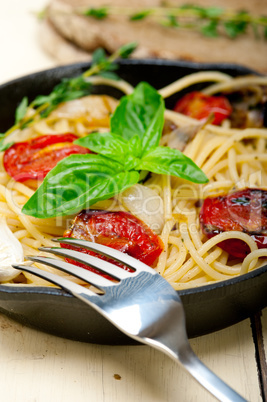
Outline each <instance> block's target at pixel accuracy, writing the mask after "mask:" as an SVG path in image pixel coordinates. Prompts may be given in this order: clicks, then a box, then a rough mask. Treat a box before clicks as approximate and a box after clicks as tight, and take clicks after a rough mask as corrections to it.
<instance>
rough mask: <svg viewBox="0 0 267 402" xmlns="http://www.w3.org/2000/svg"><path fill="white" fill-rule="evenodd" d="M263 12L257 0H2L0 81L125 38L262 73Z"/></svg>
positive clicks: (153, 49)
mask: <svg viewBox="0 0 267 402" xmlns="http://www.w3.org/2000/svg"><path fill="white" fill-rule="evenodd" d="M189 4H190V7H189V6H188V5H189ZM185 5H186V6H187V7H184V6H185ZM127 6H129V7H130V9H129V8H128V7H127ZM167 6H168V7H176V11H173V10H172V8H168V7H167ZM126 7H127V8H126ZM177 7H178V8H179V10H178V11H177ZM181 7H183V8H181ZM185 8H186V10H185ZM92 9H93V11H92ZM85 12H86V14H87V15H84V13H85ZM175 13H177V14H175ZM92 14H93V15H92ZM266 15H267V1H263V0H254V1H253V2H251V1H250V0H195V1H194V2H191V1H190V2H189V1H188V2H186V1H185V0H174V1H172V2H166V1H161V0H132V1H131V4H130V5H129V2H127V1H126V0H112V1H111V0H23V1H21V0H9V1H8V2H3V1H2V2H1V4H0V35H1V36H0V37H1V40H0V54H1V63H0V81H3V80H8V79H12V78H14V77H17V76H20V75H24V74H27V73H31V72H34V71H37V70H40V69H45V68H49V67H52V66H55V65H58V64H66V63H73V62H76V61H85V60H90V58H91V54H92V52H93V51H94V49H96V48H97V47H99V46H100V47H103V48H105V49H106V50H107V51H108V52H110V53H111V52H114V50H116V49H117V48H118V47H119V46H121V45H122V44H124V43H128V42H131V41H137V42H138V48H137V50H136V51H135V53H134V55H133V57H138V58H143V57H152V58H167V59H179V60H189V61H195V62H228V63H239V64H243V65H246V66H248V67H250V68H252V69H255V70H257V71H260V72H263V73H267V38H266V37H267V35H266V32H267V28H266V25H265V26H263V25H262V23H261V22H260V21H261V20H260V18H261V16H266ZM133 16H134V17H135V20H134V21H133V20H130V18H131V17H133ZM100 17H102V18H100ZM104 17H105V18H104ZM265 23H266V20H265ZM266 24H267V23H266Z"/></svg>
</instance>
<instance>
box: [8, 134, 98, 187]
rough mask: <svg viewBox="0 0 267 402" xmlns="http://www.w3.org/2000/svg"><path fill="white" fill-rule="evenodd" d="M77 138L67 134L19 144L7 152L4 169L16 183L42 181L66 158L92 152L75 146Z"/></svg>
mask: <svg viewBox="0 0 267 402" xmlns="http://www.w3.org/2000/svg"><path fill="white" fill-rule="evenodd" d="M77 138H78V137H76V135H74V134H71V133H66V134H58V135H43V136H41V137H37V138H34V139H32V140H29V141H25V142H17V143H16V144H14V145H12V146H11V147H10V148H9V149H7V150H6V151H5V153H4V168H5V170H6V171H7V173H8V174H9V175H10V176H12V177H13V178H14V179H15V180H16V181H20V182H24V181H26V180H29V179H32V180H42V179H43V178H44V177H45V176H46V175H47V173H48V172H50V170H51V169H53V167H55V166H56V164H57V163H58V162H59V161H60V160H62V159H63V158H65V157H66V156H69V155H71V154H86V153H89V152H90V151H89V150H88V149H86V148H84V147H81V146H79V145H75V144H73V141H75V140H77Z"/></svg>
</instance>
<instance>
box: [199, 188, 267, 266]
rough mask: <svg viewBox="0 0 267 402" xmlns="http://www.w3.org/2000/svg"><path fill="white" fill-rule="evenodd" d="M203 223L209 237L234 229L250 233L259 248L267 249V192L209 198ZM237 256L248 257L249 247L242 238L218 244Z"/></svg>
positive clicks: (240, 193)
mask: <svg viewBox="0 0 267 402" xmlns="http://www.w3.org/2000/svg"><path fill="white" fill-rule="evenodd" d="M200 223H201V227H202V230H203V232H204V233H205V234H206V235H207V237H209V238H210V237H213V236H215V235H216V234H218V233H221V232H227V231H231V230H239V231H241V232H244V233H247V234H249V235H250V236H251V237H252V238H253V239H254V240H255V241H256V243H257V246H258V248H265V247H267V191H265V190H261V189H257V188H253V189H250V188H247V189H245V190H240V191H236V192H234V193H232V194H228V195H225V196H220V197H213V198H206V199H205V201H204V203H203V205H202V209H201V211H200ZM218 245H219V246H220V247H221V248H222V249H223V250H225V251H227V252H228V253H229V254H231V255H232V256H234V257H238V258H245V256H246V255H247V254H248V253H249V252H250V248H249V247H248V245H247V244H246V243H245V242H243V241H242V240H239V239H229V240H225V241H223V242H221V243H220V244H218Z"/></svg>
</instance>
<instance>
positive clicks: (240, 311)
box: [0, 60, 267, 344]
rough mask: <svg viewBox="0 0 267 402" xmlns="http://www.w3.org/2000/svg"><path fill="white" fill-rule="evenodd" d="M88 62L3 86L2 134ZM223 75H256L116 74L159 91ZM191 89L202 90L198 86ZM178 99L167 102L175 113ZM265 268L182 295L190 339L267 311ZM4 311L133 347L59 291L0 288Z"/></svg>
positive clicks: (164, 68)
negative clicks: (25, 108)
mask: <svg viewBox="0 0 267 402" xmlns="http://www.w3.org/2000/svg"><path fill="white" fill-rule="evenodd" d="M88 67H89V64H88V63H80V64H74V65H69V66H63V67H58V68H55V69H51V70H47V71H43V72H39V73H36V74H31V75H28V76H26V77H22V78H19V79H17V80H14V81H12V82H9V83H6V84H4V85H2V86H0V132H4V131H6V130H7V129H8V128H9V127H10V126H11V125H12V124H13V122H14V112H15V109H16V107H17V105H18V104H19V102H20V101H21V99H22V98H23V97H24V96H28V98H29V100H32V99H34V98H35V97H36V96H37V95H40V94H42V95H44V94H48V93H49V92H50V91H51V89H52V88H53V87H54V86H55V85H56V84H57V83H58V82H59V81H60V80H61V79H62V78H64V77H72V76H77V75H80V74H81V73H82V72H83V71H85V70H86V69H87V68H88ZM210 70H213V71H215V70H216V71H221V72H224V73H227V74H230V75H232V76H239V75H246V74H251V73H254V74H255V72H252V71H251V70H249V69H247V68H245V67H242V66H239V65H232V64H199V63H188V62H179V61H163V60H122V61H121V62H120V63H119V70H118V74H119V75H120V77H121V78H123V79H125V80H127V81H128V82H130V83H131V84H132V85H137V84H138V83H139V82H140V81H147V82H149V83H150V84H151V85H153V86H154V87H155V88H157V89H160V88H162V87H164V86H165V85H167V84H169V83H171V82H173V81H175V80H177V79H178V78H180V77H183V76H184V75H187V74H190V73H193V72H197V71H210ZM190 89H191V90H192V89H201V85H196V86H194V87H193V88H192V87H191V88H190ZM96 92H97V93H102V92H103V93H109V94H111V95H114V96H116V97H120V96H121V94H120V92H119V91H115V92H114V90H112V89H107V88H106V87H105V88H103V87H97V89H96ZM176 100H177V95H175V96H172V97H170V98H169V99H167V100H166V106H167V107H169V108H171V107H172V106H173V105H174V102H175V101H176ZM266 289H267V266H264V267H261V268H259V269H257V270H255V271H253V272H250V273H248V274H246V275H243V276H242V277H239V278H233V279H230V280H227V281H224V282H220V283H217V284H214V285H208V286H202V287H200V288H197V289H189V290H183V291H180V292H179V294H180V296H181V298H182V301H183V304H184V308H185V312H186V323H187V331H188V335H189V337H196V336H200V335H203V334H207V333H210V332H213V331H216V330H219V329H222V328H225V327H227V326H229V325H232V324H235V323H237V322H239V321H241V320H243V319H245V318H247V317H249V316H250V315H252V314H254V313H255V312H257V311H259V310H261V309H262V308H264V307H266V306H267V292H266ZM0 311H1V312H3V313H4V314H7V315H8V316H10V317H12V318H14V319H16V320H17V321H20V322H22V323H23V324H25V325H29V326H32V327H35V328H37V329H39V330H42V331H46V332H49V333H52V334H54V335H58V336H62V337H65V338H69V339H74V340H78V341H84V342H92V343H100V344H130V343H133V341H132V340H131V339H129V338H128V337H126V336H125V335H124V334H122V333H121V332H120V331H119V330H117V329H116V328H115V327H114V326H113V325H112V324H110V323H109V322H108V321H107V320H106V319H104V318H103V317H102V316H100V315H99V314H98V313H97V312H96V311H94V310H93V309H91V308H89V307H88V306H86V305H85V304H83V303H82V302H81V301H80V300H78V299H76V298H74V297H72V296H70V295H69V294H67V293H66V292H64V291H63V290H60V289H56V288H45V287H24V286H7V285H0Z"/></svg>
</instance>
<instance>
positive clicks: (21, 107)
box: [15, 96, 28, 124]
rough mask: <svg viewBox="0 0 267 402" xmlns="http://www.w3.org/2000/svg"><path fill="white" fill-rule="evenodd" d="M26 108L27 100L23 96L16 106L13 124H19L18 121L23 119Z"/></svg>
mask: <svg viewBox="0 0 267 402" xmlns="http://www.w3.org/2000/svg"><path fill="white" fill-rule="evenodd" d="M27 108H28V98H27V96H24V98H23V99H22V101H21V102H20V104H19V105H18V107H17V109H16V111H15V124H17V123H19V122H20V120H22V119H23V117H24V116H25V114H26V112H27Z"/></svg>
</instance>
